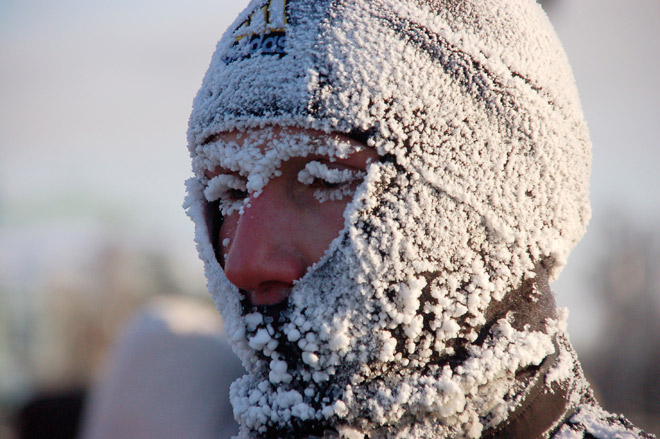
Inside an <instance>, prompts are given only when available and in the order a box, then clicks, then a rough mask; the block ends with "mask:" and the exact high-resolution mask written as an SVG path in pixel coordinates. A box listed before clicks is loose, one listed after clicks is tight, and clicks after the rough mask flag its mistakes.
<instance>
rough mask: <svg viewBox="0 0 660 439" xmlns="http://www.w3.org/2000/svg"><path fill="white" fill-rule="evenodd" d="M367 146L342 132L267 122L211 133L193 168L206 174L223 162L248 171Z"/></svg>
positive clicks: (230, 167)
mask: <svg viewBox="0 0 660 439" xmlns="http://www.w3.org/2000/svg"><path fill="white" fill-rule="evenodd" d="M364 149H366V145H365V144H364V143H362V142H359V141H357V140H354V139H351V138H350V137H348V136H346V135H345V134H341V133H326V132H323V131H319V130H313V129H306V128H298V127H279V126H267V127H262V128H253V129H249V130H245V131H229V132H221V133H218V134H215V135H213V136H210V137H209V138H208V139H206V140H205V141H204V142H203V143H202V144H201V145H199V146H198V147H197V148H196V151H195V152H196V154H195V156H194V157H193V170H194V171H195V173H196V174H197V175H202V174H203V173H204V171H205V170H209V169H214V168H215V167H218V166H221V167H223V168H226V169H228V170H230V171H232V172H238V173H240V174H244V175H248V174H251V173H255V172H265V171H267V170H269V169H271V170H272V169H277V168H278V167H279V166H280V164H281V163H282V162H283V161H286V160H288V159H290V158H292V157H306V156H309V155H315V156H324V157H327V158H329V159H330V160H333V159H336V158H339V159H342V158H346V157H348V156H350V155H352V154H354V153H355V152H359V151H361V150H364Z"/></svg>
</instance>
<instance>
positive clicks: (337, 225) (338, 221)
mask: <svg viewBox="0 0 660 439" xmlns="http://www.w3.org/2000/svg"><path fill="white" fill-rule="evenodd" d="M347 204H348V203H347V201H331V202H325V203H321V204H320V207H319V210H320V212H318V214H316V215H315V216H316V218H315V221H314V226H313V233H312V234H311V240H312V241H314V247H315V250H316V251H315V253H316V254H317V257H318V258H320V257H321V256H322V255H323V253H325V251H326V250H327V249H328V247H329V246H330V243H331V242H332V241H333V240H334V239H335V238H336V237H337V236H339V232H341V230H342V229H343V228H344V210H346V205H347Z"/></svg>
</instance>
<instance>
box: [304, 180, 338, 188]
mask: <svg viewBox="0 0 660 439" xmlns="http://www.w3.org/2000/svg"><path fill="white" fill-rule="evenodd" d="M343 184H346V183H345V182H340V181H337V182H330V181H328V180H324V179H322V178H315V179H314V180H313V181H312V183H311V184H310V185H309V186H310V187H313V188H320V189H336V188H338V187H341V186H342V185H343Z"/></svg>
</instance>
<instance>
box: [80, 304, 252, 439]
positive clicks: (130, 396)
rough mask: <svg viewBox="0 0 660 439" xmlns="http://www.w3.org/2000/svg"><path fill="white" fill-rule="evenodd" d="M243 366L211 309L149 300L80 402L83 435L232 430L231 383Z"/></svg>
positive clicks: (174, 435)
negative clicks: (86, 397) (83, 406)
mask: <svg viewBox="0 0 660 439" xmlns="http://www.w3.org/2000/svg"><path fill="white" fill-rule="evenodd" d="M241 373H242V367H241V366H240V362H239V361H238V358H237V357H236V356H235V355H234V353H233V352H232V351H231V348H230V347H229V345H228V344H227V341H226V339H225V337H224V335H223V333H222V325H221V321H220V318H219V316H218V315H217V313H216V312H215V310H214V309H213V308H212V307H210V306H208V305H204V304H200V303H198V302H196V301H193V300H192V299H186V298H177V299H174V298H169V299H160V300H158V301H157V302H155V303H151V305H150V306H148V307H146V308H145V309H144V310H143V311H142V312H141V313H139V314H138V315H137V316H136V317H135V319H134V320H133V322H132V324H130V325H129V327H128V329H127V331H126V333H125V334H124V335H123V336H122V337H121V338H120V339H119V341H118V343H117V345H116V348H115V349H114V352H113V353H112V354H111V356H110V358H109V359H108V362H107V369H106V370H105V372H104V373H102V376H101V379H100V381H99V383H98V384H97V385H96V386H95V387H94V388H93V390H92V392H91V395H90V399H89V401H88V405H87V407H86V409H85V421H84V426H83V430H82V435H81V438H84V439H115V438H122V439H141V438H160V439H181V438H187V439H210V438H229V437H231V436H232V435H234V434H236V433H237V431H238V426H237V424H236V422H235V421H234V419H233V415H232V409H231V406H230V404H229V399H228V394H229V384H230V383H231V382H232V381H233V380H234V379H235V378H236V377H237V376H239V375H240V374H241Z"/></svg>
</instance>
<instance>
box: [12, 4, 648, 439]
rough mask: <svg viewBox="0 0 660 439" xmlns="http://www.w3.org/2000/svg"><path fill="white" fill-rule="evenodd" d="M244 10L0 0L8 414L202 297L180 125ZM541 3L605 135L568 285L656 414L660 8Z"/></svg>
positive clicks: (610, 371) (83, 376) (577, 314)
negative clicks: (118, 341) (158, 303)
mask: <svg viewBox="0 0 660 439" xmlns="http://www.w3.org/2000/svg"><path fill="white" fill-rule="evenodd" d="M246 3H247V2H246V1H245V0H241V1H237V0H231V1H230V0H215V1H210V0H190V1H188V2H180V1H172V0H160V1H155V0H131V1H129V0H115V1H113V2H111V3H110V2H99V1H82V0H61V1H59V2H48V1H45V0H23V1H20V2H18V1H10V0H0V370H1V371H2V372H1V373H0V413H1V412H2V410H1V407H2V405H3V404H4V405H6V406H11V405H12V404H15V403H16V401H20V400H21V399H22V398H25V397H26V395H29V394H30V393H31V392H33V391H34V390H35V389H37V388H39V387H43V386H51V387H52V386H53V385H54V384H53V383H70V384H78V385H84V384H85V383H86V382H87V380H88V379H90V378H92V377H93V376H94V374H95V372H96V370H97V368H98V365H99V364H101V363H102V360H103V355H104V352H105V349H106V347H107V346H108V343H110V342H111V340H112V339H113V338H114V336H115V334H116V331H117V330H119V328H120V327H121V324H122V322H124V321H126V319H127V318H128V317H129V316H130V315H131V312H132V310H133V309H134V308H135V307H136V306H139V305H140V304H141V303H143V302H144V301H145V300H146V298H148V297H151V296H153V295H155V294H187V295H192V296H195V297H200V298H205V297H206V296H205V292H204V280H203V278H202V269H201V263H199V262H198V261H197V256H196V253H195V250H194V246H193V242H192V236H193V230H192V225H191V224H190V223H189V221H188V219H187V218H186V217H185V215H184V213H183V210H182V209H181V207H180V206H181V202H182V199H183V194H184V189H183V181H184V179H185V178H187V176H188V175H189V162H188V155H187V150H186V139H185V131H186V124H187V118H188V114H189V112H190V107H191V102H192V97H193V96H194V94H195V92H196V91H197V89H198V87H199V85H200V83H201V79H202V75H203V73H204V72H205V70H206V67H207V65H208V62H209V60H210V56H211V53H212V51H213V49H214V46H215V43H216V41H217V40H218V39H219V37H220V35H221V34H222V32H223V31H224V29H225V28H226V27H227V26H228V25H229V23H230V21H231V20H233V18H234V17H235V16H236V14H237V13H238V12H239V11H240V10H241V9H242V8H243V7H244V6H245V4H246ZM545 5H546V8H547V10H548V12H549V15H550V17H551V20H552V21H553V23H554V24H555V27H556V29H557V32H558V33H559V36H560V38H561V39H562V41H563V43H564V46H565V49H566V51H567V53H568V56H569V59H570V60H571V63H572V66H573V69H574V73H575V76H576V79H577V83H578V88H579V89H580V93H581V97H582V101H583V106H584V111H585V114H586V118H587V121H588V122H589V126H590V128H591V134H592V140H593V144H594V163H593V174H592V206H593V219H592V223H591V225H590V228H589V231H588V233H587V235H586V236H585V238H584V240H583V241H582V242H581V244H580V245H579V246H578V248H577V249H576V250H575V251H574V253H573V254H572V256H571V259H570V260H569V263H568V267H567V268H566V269H565V270H564V273H563V274H562V277H561V278H560V279H559V281H557V282H556V283H555V284H554V285H553V288H554V289H555V291H556V292H557V295H558V301H559V302H560V304H562V305H564V306H568V307H569V309H570V311H571V317H570V320H569V331H570V333H571V335H572V339H573V341H574V343H575V345H576V347H577V349H578V351H579V353H580V355H581V356H582V358H583V360H584V361H585V368H586V369H587V373H588V374H590V375H592V377H593V378H594V380H595V381H599V380H600V379H601V377H605V378H603V379H604V380H605V381H603V382H598V384H597V387H599V388H602V389H603V392H602V397H603V399H604V400H606V401H607V403H606V404H605V405H606V406H609V407H610V408H611V409H612V410H617V411H625V412H627V413H629V412H634V413H638V414H636V415H635V416H637V417H636V420H637V422H648V423H647V424H646V425H649V426H651V425H654V424H652V422H653V421H652V419H654V418H657V417H660V384H658V379H657V378H656V379H655V381H653V377H657V376H660V366H658V365H659V364H660V342H659V341H658V339H660V230H659V228H658V226H657V224H660V148H658V140H657V139H658V125H659V123H660V110H658V103H659V102H660V84H659V83H658V78H660V56H658V52H659V51H660V26H658V22H660V2H659V1H658V0H631V1H629V2H621V1H617V0H553V1H546V2H545ZM612 359H615V360H612ZM74 360H75V361H74ZM74 364H76V367H75V368H74V367H73V365H74ZM641 376H643V377H647V376H648V377H650V378H648V377H647V378H643V379H642V378H640V377H641ZM617 377H620V378H617ZM635 386H637V387H635ZM608 389H613V390H608ZM617 389H618V390H617ZM626 389H628V391H629V392H628V394H623V393H614V394H613V396H611V395H610V394H608V392H610V393H611V392H624V391H625V390H626ZM631 389H632V390H631ZM635 389H637V390H635ZM653 413H655V415H653ZM1 422H2V420H1V419H0V423H1ZM656 427H657V424H655V426H654V427H653V428H656ZM647 428H651V427H647ZM656 432H657V431H656ZM1 435H2V430H1V426H0V436H1Z"/></svg>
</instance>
